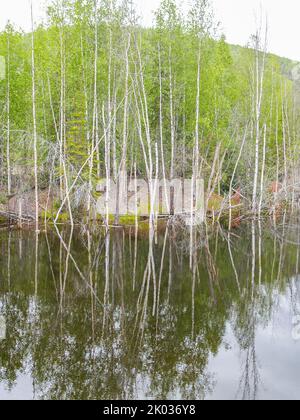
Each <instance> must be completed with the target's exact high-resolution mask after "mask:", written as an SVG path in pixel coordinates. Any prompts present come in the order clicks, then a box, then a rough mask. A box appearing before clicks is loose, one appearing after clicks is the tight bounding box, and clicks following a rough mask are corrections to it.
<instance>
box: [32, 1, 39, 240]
mask: <svg viewBox="0 0 300 420" xmlns="http://www.w3.org/2000/svg"><path fill="white" fill-rule="evenodd" d="M31 27H32V36H31V65H32V119H33V154H34V187H35V229H36V232H37V233H38V232H39V192H38V150H37V147H38V146H37V124H36V87H35V54H34V23H33V6H32V1H31Z"/></svg>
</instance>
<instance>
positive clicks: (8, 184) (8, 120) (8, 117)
mask: <svg viewBox="0 0 300 420" xmlns="http://www.w3.org/2000/svg"><path fill="white" fill-rule="evenodd" d="M6 162H7V193H8V195H11V166H10V35H9V33H7V143H6Z"/></svg>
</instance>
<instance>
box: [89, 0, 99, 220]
mask: <svg viewBox="0 0 300 420" xmlns="http://www.w3.org/2000/svg"><path fill="white" fill-rule="evenodd" d="M94 16H95V50H94V55H95V56H94V111H93V135H92V145H91V159H90V161H89V188H88V203H87V214H88V219H89V220H90V219H91V199H92V189H93V167H94V153H95V150H94V149H95V147H96V155H97V153H98V150H99V145H98V136H97V135H98V129H97V127H98V1H97V0H95V1H94Z"/></svg>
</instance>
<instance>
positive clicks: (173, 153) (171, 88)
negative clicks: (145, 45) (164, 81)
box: [169, 46, 175, 180]
mask: <svg viewBox="0 0 300 420" xmlns="http://www.w3.org/2000/svg"><path fill="white" fill-rule="evenodd" d="M169 84H170V86H169V87H170V124H171V126H170V128H171V170H170V179H171V180H172V179H173V178H174V160H175V124H174V105H173V74H172V47H171V46H170V48H169Z"/></svg>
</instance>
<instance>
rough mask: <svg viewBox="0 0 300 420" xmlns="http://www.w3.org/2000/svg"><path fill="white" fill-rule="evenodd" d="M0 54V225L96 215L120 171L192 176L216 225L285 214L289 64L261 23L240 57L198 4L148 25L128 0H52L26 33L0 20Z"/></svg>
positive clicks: (291, 106) (204, 3)
mask: <svg viewBox="0 0 300 420" xmlns="http://www.w3.org/2000/svg"><path fill="white" fill-rule="evenodd" d="M0 56H2V58H4V60H5V75H3V78H2V80H0V110H1V112H0V217H4V218H5V217H7V215H8V216H9V217H10V218H12V219H13V220H16V219H18V220H19V221H24V220H28V219H32V220H33V221H35V223H36V228H37V230H38V228H39V223H40V220H41V219H42V220H45V221H54V222H68V223H71V224H73V223H75V222H76V221H78V220H80V221H82V220H86V221H87V222H88V221H91V220H95V219H97V218H99V215H96V212H95V205H96V201H97V198H98V197H99V191H98V192H97V184H98V182H99V180H101V179H105V180H106V183H107V185H106V194H107V197H106V199H107V200H108V195H109V182H110V180H112V181H113V182H114V183H116V185H117V190H118V191H120V189H121V187H120V182H121V181H120V179H121V175H122V174H124V173H125V174H126V175H127V178H128V179H134V178H137V177H138V178H143V179H145V180H146V181H147V182H148V183H149V186H150V185H151V180H153V179H156V178H160V179H164V180H172V179H174V178H182V179H185V178H191V179H193V180H196V179H198V178H202V179H203V180H204V184H205V211H206V214H207V216H208V217H210V218H211V217H212V218H213V220H215V219H218V220H221V218H222V217H224V215H225V218H226V219H227V222H228V220H229V227H231V226H232V224H233V222H234V220H236V219H241V218H242V217H245V216H249V215H251V216H258V217H261V216H263V215H264V214H268V215H273V216H274V217H276V215H277V214H278V212H280V210H281V209H282V208H289V209H293V208H294V207H295V206H296V205H297V202H298V190H297V185H298V184H297V183H298V181H299V174H298V171H297V166H298V161H299V141H298V131H299V94H298V91H297V83H296V82H295V80H293V74H295V72H296V70H297V65H298V64H297V63H293V62H289V61H288V60H284V59H281V58H280V57H277V56H275V55H272V54H269V53H268V23H267V19H266V18H265V17H263V16H262V17H261V20H260V22H259V23H258V25H257V32H256V33H255V34H252V35H251V34H249V43H248V45H246V46H245V47H243V48H242V47H237V46H232V45H229V44H228V43H227V42H226V39H225V37H224V36H223V35H222V32H221V30H220V27H219V24H218V22H217V21H216V19H215V17H214V13H213V9H212V6H211V4H210V2H209V0H193V1H192V2H191V5H190V9H189V10H188V11H187V12H186V11H182V10H180V8H178V6H177V4H176V2H175V1H174V0H162V2H161V5H160V7H159V9H158V10H156V12H155V19H154V23H153V26H152V27H143V26H142V25H141V23H140V19H139V17H138V16H137V14H136V12H135V9H134V4H133V3H132V1H131V0H122V1H117V0H55V1H49V2H48V8H47V20H46V21H45V22H43V23H39V24H36V23H35V17H34V15H33V13H32V32H31V33H25V32H23V31H21V30H18V29H17V28H16V27H14V26H13V25H12V24H10V23H8V24H7V26H6V28H5V30H3V31H2V32H1V33H0ZM149 188H150V187H149ZM150 189H151V188H150ZM118 201H119V200H117V206H116V211H115V212H114V214H108V212H107V215H106V217H103V220H102V221H103V222H104V223H106V224H109V223H110V222H113V223H115V224H119V223H120V222H121V220H120V217H119V216H120V215H119V204H118ZM151 210H153V209H151ZM100 219H101V218H100Z"/></svg>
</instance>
